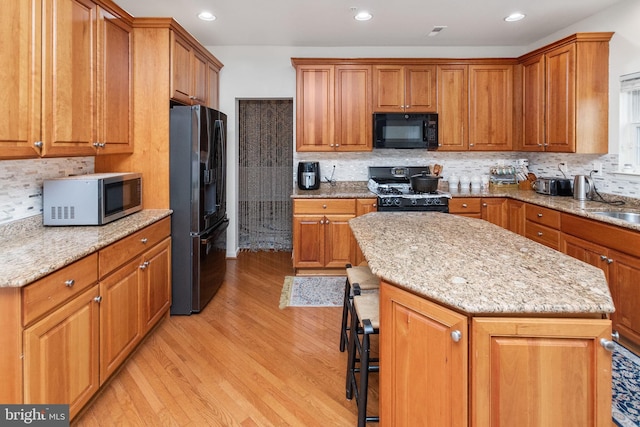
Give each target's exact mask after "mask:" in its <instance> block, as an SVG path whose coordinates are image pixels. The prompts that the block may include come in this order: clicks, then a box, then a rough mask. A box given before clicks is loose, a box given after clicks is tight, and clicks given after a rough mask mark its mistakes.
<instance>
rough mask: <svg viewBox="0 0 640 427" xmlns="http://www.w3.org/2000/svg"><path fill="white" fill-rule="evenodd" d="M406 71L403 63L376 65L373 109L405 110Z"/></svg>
mask: <svg viewBox="0 0 640 427" xmlns="http://www.w3.org/2000/svg"><path fill="white" fill-rule="evenodd" d="M404 79H405V73H404V67H403V66H401V65H374V67H373V111H374V112H396V113H397V112H403V111H404V90H405V81H404Z"/></svg>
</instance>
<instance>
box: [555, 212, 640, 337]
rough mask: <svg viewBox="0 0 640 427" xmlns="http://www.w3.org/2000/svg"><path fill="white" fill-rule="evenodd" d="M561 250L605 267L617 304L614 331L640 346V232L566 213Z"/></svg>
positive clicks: (563, 215)
mask: <svg viewBox="0 0 640 427" xmlns="http://www.w3.org/2000/svg"><path fill="white" fill-rule="evenodd" d="M561 218H562V231H563V232H562V238H561V248H560V249H561V251H562V252H564V253H566V254H567V255H570V256H572V257H574V258H577V259H579V260H582V261H584V262H587V263H589V264H591V265H595V266H596V267H599V268H601V269H602V270H603V271H604V274H605V277H606V278H607V280H608V282H609V290H610V291H611V296H612V297H613V303H614V305H615V307H616V310H615V312H613V313H612V314H611V321H612V322H613V323H612V327H613V330H614V331H616V332H618V333H619V334H620V337H621V339H622V341H623V342H624V341H630V342H631V343H632V344H633V345H635V346H640V309H639V307H640V282H639V281H638V277H640V233H638V232H635V231H633V230H627V229H624V228H621V227H616V226H614V225H609V224H605V223H602V222H600V221H595V220H592V219H589V218H583V217H578V216H575V215H570V214H565V213H563V214H562V217H561Z"/></svg>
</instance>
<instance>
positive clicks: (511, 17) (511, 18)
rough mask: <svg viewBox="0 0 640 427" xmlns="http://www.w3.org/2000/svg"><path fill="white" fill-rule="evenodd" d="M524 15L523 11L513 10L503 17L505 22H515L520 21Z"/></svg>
mask: <svg viewBox="0 0 640 427" xmlns="http://www.w3.org/2000/svg"><path fill="white" fill-rule="evenodd" d="M525 16H526V15H525V14H524V13H520V12H515V13H512V14H511V15H509V16H507V17H506V18H504V20H505V21H507V22H516V21H520V20H521V19H524V17H525Z"/></svg>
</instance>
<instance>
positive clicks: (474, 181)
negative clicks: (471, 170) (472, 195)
mask: <svg viewBox="0 0 640 427" xmlns="http://www.w3.org/2000/svg"><path fill="white" fill-rule="evenodd" d="M471 188H472V189H473V190H479V189H480V177H479V176H478V175H473V176H472V177H471Z"/></svg>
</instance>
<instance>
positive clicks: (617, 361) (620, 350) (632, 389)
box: [611, 344, 640, 427]
mask: <svg viewBox="0 0 640 427" xmlns="http://www.w3.org/2000/svg"><path fill="white" fill-rule="evenodd" d="M611 376H612V377H613V400H612V408H611V412H612V414H613V421H614V422H615V423H616V425H618V426H620V427H638V426H640V358H639V357H638V356H636V355H635V354H633V353H632V352H630V351H629V350H627V349H626V348H624V347H623V346H621V345H619V344H616V348H615V350H614V351H613V370H612V375H611Z"/></svg>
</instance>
